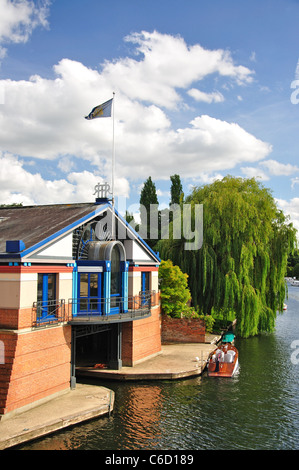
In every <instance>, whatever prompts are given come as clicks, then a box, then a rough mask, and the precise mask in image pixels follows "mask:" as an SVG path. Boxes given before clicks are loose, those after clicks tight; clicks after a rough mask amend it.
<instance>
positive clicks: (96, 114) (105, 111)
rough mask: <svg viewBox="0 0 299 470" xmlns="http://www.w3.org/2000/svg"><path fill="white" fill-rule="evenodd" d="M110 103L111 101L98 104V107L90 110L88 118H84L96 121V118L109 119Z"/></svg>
mask: <svg viewBox="0 0 299 470" xmlns="http://www.w3.org/2000/svg"><path fill="white" fill-rule="evenodd" d="M112 101H113V98H111V100H109V101H106V102H105V103H102V104H100V105H99V106H96V107H95V108H93V109H92V110H91V112H90V113H89V115H88V116H85V119H88V120H90V119H96V118H103V117H111V109H112Z"/></svg>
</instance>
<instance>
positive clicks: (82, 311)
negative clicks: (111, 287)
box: [77, 271, 103, 315]
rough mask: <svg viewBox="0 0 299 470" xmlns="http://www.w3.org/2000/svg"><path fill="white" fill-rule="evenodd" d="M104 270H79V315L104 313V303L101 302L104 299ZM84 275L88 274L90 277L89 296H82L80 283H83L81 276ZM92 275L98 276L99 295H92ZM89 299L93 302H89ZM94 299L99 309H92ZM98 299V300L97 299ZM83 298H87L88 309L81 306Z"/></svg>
mask: <svg viewBox="0 0 299 470" xmlns="http://www.w3.org/2000/svg"><path fill="white" fill-rule="evenodd" d="M102 274H103V273H102V272H83V271H80V272H78V294H79V301H78V310H77V314H78V315H90V314H92V315H102V311H103V305H102V303H101V300H102V282H103V276H102ZM82 275H85V276H86V275H87V276H88V277H87V279H88V292H87V296H81V290H80V285H81V276H82ZM91 276H97V280H98V288H97V296H90V279H91ZM88 299H91V302H88ZM92 299H95V303H96V304H97V309H92V308H90V306H91V305H94V304H92ZM96 299H98V301H97V300H96ZM81 300H87V308H86V309H84V308H83V309H82V308H81Z"/></svg>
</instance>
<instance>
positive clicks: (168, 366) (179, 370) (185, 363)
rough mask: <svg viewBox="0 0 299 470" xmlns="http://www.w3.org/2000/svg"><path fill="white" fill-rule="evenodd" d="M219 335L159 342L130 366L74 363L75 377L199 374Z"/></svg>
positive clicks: (172, 377)
mask: <svg viewBox="0 0 299 470" xmlns="http://www.w3.org/2000/svg"><path fill="white" fill-rule="evenodd" d="M219 339H220V337H217V336H211V337H210V341H209V342H206V343H176V344H167V345H163V346H162V351H161V353H159V354H158V355H156V356H154V357H152V358H149V359H146V360H145V361H142V362H140V363H138V364H135V365H134V366H133V367H122V368H121V369H119V370H113V369H98V368H96V367H94V366H93V367H77V368H76V376H77V377H90V378H93V379H97V378H98V379H104V380H122V381H125V380H131V381H136V380H175V379H182V378H188V377H194V376H197V375H201V374H202V372H203V370H204V369H205V367H206V363H207V360H208V357H209V355H210V354H211V352H212V351H214V349H215V343H216V342H217V341H218V340H219Z"/></svg>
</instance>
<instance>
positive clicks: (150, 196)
mask: <svg viewBox="0 0 299 470" xmlns="http://www.w3.org/2000/svg"><path fill="white" fill-rule="evenodd" d="M158 204H159V202H158V197H157V191H156V185H155V183H154V182H153V181H152V178H151V176H149V177H148V179H147V180H146V181H145V183H144V185H143V188H142V190H141V194H140V206H143V207H142V209H141V210H140V219H141V225H142V226H143V227H144V232H143V233H144V234H145V233H146V236H145V237H144V238H146V240H147V243H148V245H149V246H150V247H151V248H154V245H155V244H156V242H157V240H151V239H150V220H151V211H152V210H157V208H158ZM151 205H155V206H156V209H151ZM144 209H145V211H144Z"/></svg>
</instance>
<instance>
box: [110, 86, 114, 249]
mask: <svg viewBox="0 0 299 470" xmlns="http://www.w3.org/2000/svg"><path fill="white" fill-rule="evenodd" d="M114 102H115V92H113V101H112V114H113V116H112V122H113V124H112V127H113V131H112V134H113V136H112V141H113V143H112V185H111V186H112V189H111V192H112V211H113V212H112V218H113V220H112V240H114V238H115V212H114V177H115V105H114Z"/></svg>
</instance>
